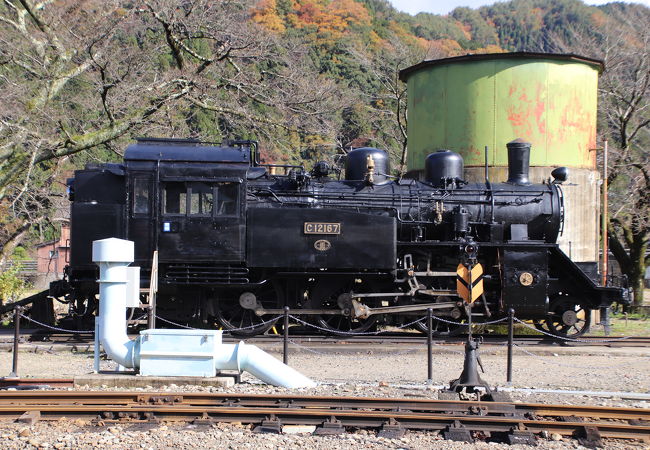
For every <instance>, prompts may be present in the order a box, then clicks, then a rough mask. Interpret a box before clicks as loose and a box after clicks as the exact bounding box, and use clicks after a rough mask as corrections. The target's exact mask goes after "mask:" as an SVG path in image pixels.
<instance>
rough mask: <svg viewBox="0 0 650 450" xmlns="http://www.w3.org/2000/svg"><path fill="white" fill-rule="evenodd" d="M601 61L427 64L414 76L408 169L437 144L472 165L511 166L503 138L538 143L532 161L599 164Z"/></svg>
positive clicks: (415, 167)
mask: <svg viewBox="0 0 650 450" xmlns="http://www.w3.org/2000/svg"><path fill="white" fill-rule="evenodd" d="M597 87H598V68H597V67H595V66H594V65H592V64H587V63H583V62H579V61H567V60H561V59H558V60H553V59H534V58H511V59H494V60H489V59H477V60H475V61H472V60H470V61H461V62H455V63H454V62H452V63H448V64H441V65H433V66H425V67H422V68H421V69H419V70H417V71H415V72H413V73H411V74H410V75H409V78H408V92H409V99H408V117H409V123H408V139H409V161H408V162H409V170H418V169H421V168H423V166H424V158H425V157H426V155H427V154H428V153H430V152H432V151H434V150H436V149H439V148H449V149H451V150H454V151H456V152H458V153H460V154H461V155H462V156H463V158H464V159H465V165H466V166H476V165H483V162H484V154H483V149H484V147H485V146H486V145H488V146H489V147H490V150H491V151H490V156H489V162H490V164H491V165H506V164H507V151H506V147H505V144H506V143H507V142H509V141H511V140H513V139H514V138H518V137H521V138H523V139H525V140H527V141H529V142H531V144H532V145H533V152H532V153H531V166H559V165H564V166H570V167H582V168H594V167H595V155H594V152H590V151H589V149H591V148H594V147H595V141H596V107H597Z"/></svg>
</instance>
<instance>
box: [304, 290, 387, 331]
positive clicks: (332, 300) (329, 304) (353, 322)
mask: <svg viewBox="0 0 650 450" xmlns="http://www.w3.org/2000/svg"><path fill="white" fill-rule="evenodd" d="M363 284H365V286H363V287H361V286H362V285H363ZM355 289H356V292H363V291H364V290H365V291H372V290H373V289H372V283H370V282H368V281H366V283H354V282H353V281H352V280H336V281H335V280H322V281H319V282H318V283H317V284H316V286H314V287H313V288H312V293H313V295H314V297H315V298H312V299H310V301H311V302H312V304H314V305H315V307H317V308H333V309H340V306H339V304H338V300H339V296H340V295H341V294H344V293H347V292H350V291H354V290H355ZM314 323H315V324H316V326H318V327H320V328H323V329H324V330H325V331H327V332H329V333H332V334H338V335H348V334H349V333H364V332H366V331H368V330H370V329H371V328H372V327H373V326H375V325H376V324H377V316H370V317H368V318H367V319H353V318H352V317H351V316H349V315H347V316H344V315H343V314H336V315H323V316H315V317H314Z"/></svg>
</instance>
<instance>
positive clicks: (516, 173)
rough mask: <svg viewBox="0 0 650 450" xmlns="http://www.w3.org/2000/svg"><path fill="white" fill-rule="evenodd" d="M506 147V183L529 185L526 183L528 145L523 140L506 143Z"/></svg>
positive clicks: (528, 162) (528, 163)
mask: <svg viewBox="0 0 650 450" xmlns="http://www.w3.org/2000/svg"><path fill="white" fill-rule="evenodd" d="M506 147H508V183H512V184H520V185H521V184H530V181H528V171H529V166H530V144H529V143H528V142H525V141H524V140H523V139H515V140H514V141H512V142H508V143H507V144H506Z"/></svg>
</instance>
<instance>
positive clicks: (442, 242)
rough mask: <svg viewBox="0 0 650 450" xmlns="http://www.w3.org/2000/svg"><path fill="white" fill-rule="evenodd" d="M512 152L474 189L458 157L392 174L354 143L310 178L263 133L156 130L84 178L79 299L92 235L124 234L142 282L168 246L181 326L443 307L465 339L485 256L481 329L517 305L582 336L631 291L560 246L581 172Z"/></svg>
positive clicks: (365, 318)
mask: <svg viewBox="0 0 650 450" xmlns="http://www.w3.org/2000/svg"><path fill="white" fill-rule="evenodd" d="M508 152H509V177H508V181H507V182H505V183H490V182H489V181H488V180H487V179H486V182H485V183H467V182H465V181H464V180H463V160H462V158H461V157H460V155H458V154H456V153H453V152H450V151H439V152H436V153H432V154H431V155H429V156H428V157H427V159H426V171H425V175H424V179H423V180H421V181H418V180H415V179H405V178H400V179H396V178H394V177H391V176H390V175H389V174H390V168H389V160H388V156H387V154H386V153H385V152H384V151H381V150H378V149H375V148H359V149H355V150H352V151H350V152H349V153H348V154H347V156H346V160H345V169H344V171H342V170H338V171H337V170H335V169H334V168H333V167H330V165H329V164H328V163H326V162H318V163H316V164H315V166H314V167H313V169H311V170H310V171H307V170H305V169H304V168H303V167H300V166H286V165H284V166H278V165H272V164H261V163H260V157H259V150H258V147H257V144H256V143H255V142H252V141H234V142H228V143H227V144H226V145H220V146H216V145H211V144H206V143H202V142H199V141H193V140H175V139H140V140H138V141H137V143H136V144H133V145H131V146H129V147H128V148H127V150H126V153H125V156H124V164H101V165H93V166H87V167H86V169H85V170H79V171H76V172H75V177H74V179H71V180H70V182H69V189H70V199H71V201H72V211H71V223H72V229H71V261H70V265H69V267H68V268H67V272H66V274H67V281H68V283H69V286H70V289H71V291H70V292H71V294H70V295H69V296H70V297H72V300H73V301H74V304H76V305H77V310H78V311H80V312H81V311H85V312H86V314H91V313H92V311H93V309H94V305H95V302H96V300H95V298H96V294H97V284H96V281H95V280H96V279H97V267H96V266H95V265H94V264H93V263H92V261H91V243H92V241H93V240H96V239H102V238H107V237H118V238H123V239H129V240H132V241H134V242H135V258H136V261H135V263H134V265H139V266H140V267H141V276H142V280H141V285H142V287H146V286H147V285H148V284H149V280H150V274H151V269H152V261H153V259H154V258H153V255H154V252H157V260H158V263H157V267H156V268H157V274H158V278H157V279H158V295H157V314H158V315H159V316H161V317H166V318H168V319H172V320H173V321H175V322H184V323H196V322H197V321H200V322H202V323H203V324H206V323H213V324H214V325H215V326H220V327H223V328H224V329H231V330H232V329H238V330H239V334H248V335H253V334H257V333H263V332H265V331H267V330H269V329H270V328H271V327H272V326H273V324H274V322H273V321H272V320H270V319H273V318H277V317H278V315H279V314H281V313H282V311H283V308H284V307H285V306H289V307H290V308H291V309H292V310H295V309H299V310H300V311H302V313H304V316H303V317H304V319H305V320H308V321H310V322H312V323H314V324H315V325H317V326H318V327H320V328H321V329H324V330H327V331H329V332H331V333H342V332H344V333H345V332H362V331H366V330H369V329H371V328H372V327H375V326H376V325H377V324H379V323H381V324H388V325H390V324H392V325H400V324H405V323H409V322H413V321H416V320H417V319H418V318H421V317H423V316H424V315H425V311H426V310H427V309H428V308H432V309H433V310H434V315H435V316H436V317H440V318H443V319H444V321H437V322H436V323H437V327H438V328H437V331H438V332H440V333H451V332H454V331H455V329H456V327H457V325H455V324H454V323H460V322H462V321H464V320H466V319H467V310H466V309H465V308H464V303H463V301H462V299H461V298H460V297H459V293H458V291H457V266H458V264H459V262H460V263H462V262H465V263H468V264H475V263H476V264H478V263H480V264H481V266H482V267H483V273H482V275H481V276H482V284H483V292H482V293H481V295H480V296H479V297H478V298H477V299H476V301H475V302H474V304H473V308H472V309H471V311H472V312H471V314H472V318H473V320H474V321H475V322H481V321H487V320H494V319H495V318H498V317H502V316H503V315H504V314H506V312H507V311H508V309H509V308H514V310H515V313H516V315H517V317H520V318H526V319H533V320H535V321H536V323H537V325H538V326H540V327H541V326H543V327H545V328H546V329H547V330H548V331H550V332H552V333H555V334H558V335H573V336H575V335H579V334H581V333H583V332H584V331H586V330H587V329H588V325H589V316H590V311H591V310H592V309H594V308H599V307H603V306H608V305H610V304H611V303H612V302H625V301H626V296H625V295H626V291H624V290H622V289H616V288H608V287H600V286H598V285H597V284H596V283H595V282H594V281H593V280H592V279H591V278H590V277H589V276H588V275H587V274H585V273H584V272H583V271H582V270H581V269H580V267H578V266H577V265H576V264H574V263H573V262H572V261H571V260H570V259H569V258H568V257H567V256H566V255H565V254H564V253H563V252H562V251H561V250H560V249H559V247H558V245H557V244H556V239H557V237H558V234H559V233H560V231H561V228H562V224H563V211H564V210H563V201H562V190H561V188H560V186H559V183H560V182H561V181H563V180H564V179H566V175H567V173H566V169H563V168H559V169H556V170H554V171H553V174H552V175H553V177H554V178H555V180H554V181H551V180H550V179H549V181H548V182H545V183H542V184H531V183H530V182H529V180H528V160H529V153H530V144H526V143H524V142H523V141H519V140H517V141H513V142H511V143H510V144H508ZM276 172H282V174H281V175H278V174H275V173H276ZM341 172H344V173H343V174H342V173H341ZM341 175H343V176H341ZM476 281H478V280H476ZM474 292H476V291H474ZM421 324H422V322H416V323H415V325H416V326H420V327H422V325H421ZM242 328H243V330H242Z"/></svg>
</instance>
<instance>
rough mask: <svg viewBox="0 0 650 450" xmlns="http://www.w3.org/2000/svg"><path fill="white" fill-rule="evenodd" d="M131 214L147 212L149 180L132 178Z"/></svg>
mask: <svg viewBox="0 0 650 450" xmlns="http://www.w3.org/2000/svg"><path fill="white" fill-rule="evenodd" d="M133 214H149V180H148V179H146V178H135V179H134V180H133Z"/></svg>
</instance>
